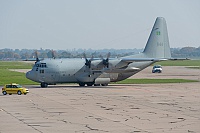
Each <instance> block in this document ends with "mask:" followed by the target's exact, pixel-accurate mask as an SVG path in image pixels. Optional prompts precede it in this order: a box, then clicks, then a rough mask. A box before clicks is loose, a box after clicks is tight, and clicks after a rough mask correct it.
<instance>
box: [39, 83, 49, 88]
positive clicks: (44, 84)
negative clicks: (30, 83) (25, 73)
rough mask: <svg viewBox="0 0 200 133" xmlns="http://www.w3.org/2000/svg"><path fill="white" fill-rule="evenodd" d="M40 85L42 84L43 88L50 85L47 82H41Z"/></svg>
mask: <svg viewBox="0 0 200 133" xmlns="http://www.w3.org/2000/svg"><path fill="white" fill-rule="evenodd" d="M40 86H41V87H42V88H47V87H48V84H47V83H41V84H40Z"/></svg>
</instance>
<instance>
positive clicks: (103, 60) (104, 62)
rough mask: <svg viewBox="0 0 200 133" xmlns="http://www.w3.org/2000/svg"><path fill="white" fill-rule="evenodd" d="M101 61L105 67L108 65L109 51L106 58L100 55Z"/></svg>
mask: <svg viewBox="0 0 200 133" xmlns="http://www.w3.org/2000/svg"><path fill="white" fill-rule="evenodd" d="M100 57H101V59H102V62H103V65H104V66H106V67H107V68H108V67H109V58H110V52H109V53H108V54H107V58H106V59H104V58H103V57H102V56H100Z"/></svg>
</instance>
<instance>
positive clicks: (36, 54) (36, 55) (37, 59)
mask: <svg viewBox="0 0 200 133" xmlns="http://www.w3.org/2000/svg"><path fill="white" fill-rule="evenodd" d="M35 57H36V62H38V61H40V59H39V58H38V51H37V50H35Z"/></svg>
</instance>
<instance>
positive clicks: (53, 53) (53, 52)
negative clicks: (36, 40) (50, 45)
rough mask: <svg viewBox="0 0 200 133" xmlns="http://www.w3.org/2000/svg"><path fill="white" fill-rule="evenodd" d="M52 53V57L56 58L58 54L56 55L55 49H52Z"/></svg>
mask: <svg viewBox="0 0 200 133" xmlns="http://www.w3.org/2000/svg"><path fill="white" fill-rule="evenodd" d="M51 55H52V58H53V59H55V58H56V56H55V51H54V50H53V49H52V50H51Z"/></svg>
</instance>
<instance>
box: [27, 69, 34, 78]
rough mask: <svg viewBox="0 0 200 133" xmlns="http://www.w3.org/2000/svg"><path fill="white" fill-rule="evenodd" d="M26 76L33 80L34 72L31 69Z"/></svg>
mask: <svg viewBox="0 0 200 133" xmlns="http://www.w3.org/2000/svg"><path fill="white" fill-rule="evenodd" d="M26 78H27V79H30V80H33V74H32V72H31V71H28V72H27V73H26Z"/></svg>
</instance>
